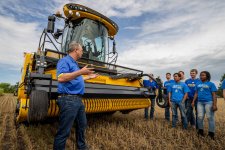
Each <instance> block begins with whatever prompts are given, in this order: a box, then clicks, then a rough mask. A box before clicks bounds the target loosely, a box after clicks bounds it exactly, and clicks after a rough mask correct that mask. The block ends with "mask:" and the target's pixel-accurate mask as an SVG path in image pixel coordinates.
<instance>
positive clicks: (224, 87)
mask: <svg viewBox="0 0 225 150" xmlns="http://www.w3.org/2000/svg"><path fill="white" fill-rule="evenodd" d="M221 88H222V89H223V90H224V89H225V79H224V80H223V82H222V86H221Z"/></svg>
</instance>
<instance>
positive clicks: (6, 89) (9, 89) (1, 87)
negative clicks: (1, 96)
mask: <svg viewBox="0 0 225 150" xmlns="http://www.w3.org/2000/svg"><path fill="white" fill-rule="evenodd" d="M16 88H17V85H11V84H10V83H0V92H3V93H13V92H14V91H15V90H16Z"/></svg>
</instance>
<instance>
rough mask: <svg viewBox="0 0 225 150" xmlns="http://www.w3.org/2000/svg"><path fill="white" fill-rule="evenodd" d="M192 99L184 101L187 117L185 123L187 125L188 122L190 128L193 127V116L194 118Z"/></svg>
mask: <svg viewBox="0 0 225 150" xmlns="http://www.w3.org/2000/svg"><path fill="white" fill-rule="evenodd" d="M192 101H193V99H187V100H186V101H185V108H186V116H187V121H188V123H189V122H190V124H191V125H192V126H195V124H196V123H195V116H194V112H193V107H192V106H191V103H192Z"/></svg>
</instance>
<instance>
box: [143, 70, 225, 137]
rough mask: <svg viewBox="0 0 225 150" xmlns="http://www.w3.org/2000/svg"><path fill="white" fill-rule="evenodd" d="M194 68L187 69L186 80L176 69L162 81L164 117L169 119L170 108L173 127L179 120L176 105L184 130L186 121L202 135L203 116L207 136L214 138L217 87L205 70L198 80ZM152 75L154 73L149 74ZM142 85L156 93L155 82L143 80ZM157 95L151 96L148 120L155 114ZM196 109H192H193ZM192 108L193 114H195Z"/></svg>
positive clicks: (156, 86) (224, 90)
mask: <svg viewBox="0 0 225 150" xmlns="http://www.w3.org/2000/svg"><path fill="white" fill-rule="evenodd" d="M197 74H198V71H197V69H191V70H190V78H189V79H187V80H185V77H184V72H183V71H179V72H178V73H174V74H173V78H174V79H173V80H172V79H171V73H166V79H167V81H165V82H164V87H163V94H164V95H165V97H166V98H167V100H168V105H167V107H166V108H165V119H166V120H168V121H170V108H171V111H172V127H173V128H176V124H177V122H178V120H179V117H178V113H177V109H178V108H179V111H180V116H181V122H182V125H183V128H184V129H187V127H188V124H189V123H190V125H191V126H192V127H193V128H196V129H197V132H198V134H199V135H200V136H204V126H203V122H204V117H205V115H206V117H207V119H208V124H209V129H208V136H209V137H210V138H212V139H214V135H215V117H214V115H215V111H217V95H216V92H217V88H216V86H215V84H214V83H212V82H211V81H210V79H211V75H210V73H209V72H208V71H202V72H201V73H200V79H199V78H197ZM150 76H152V77H153V74H150ZM143 85H144V86H145V87H146V88H148V89H150V90H153V91H154V92H155V95H156V97H157V95H158V85H157V83H156V82H155V81H154V80H152V79H151V78H150V79H149V80H143ZM221 87H222V89H223V97H224V100H225V80H224V81H223V82H222V86H221ZM156 97H150V99H151V107H150V119H153V117H154V109H155V100H156ZM193 108H195V109H193ZM148 110H149V108H145V113H144V117H145V119H148ZM194 110H195V115H194Z"/></svg>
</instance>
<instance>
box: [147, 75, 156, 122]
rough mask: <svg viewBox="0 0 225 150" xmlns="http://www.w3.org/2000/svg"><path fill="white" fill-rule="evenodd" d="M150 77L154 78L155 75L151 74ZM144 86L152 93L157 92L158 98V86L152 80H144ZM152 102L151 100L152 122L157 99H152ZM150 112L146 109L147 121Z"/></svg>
mask: <svg viewBox="0 0 225 150" xmlns="http://www.w3.org/2000/svg"><path fill="white" fill-rule="evenodd" d="M150 76H152V77H154V76H153V74H150ZM143 85H144V87H146V88H148V89H149V91H150V92H155V94H156V96H157V95H158V85H157V83H156V82H155V81H153V80H152V79H151V78H149V80H143ZM150 100H151V110H150V119H151V120H152V119H153V117H154V111H155V97H150ZM148 110H149V108H145V115H144V116H145V119H148Z"/></svg>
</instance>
